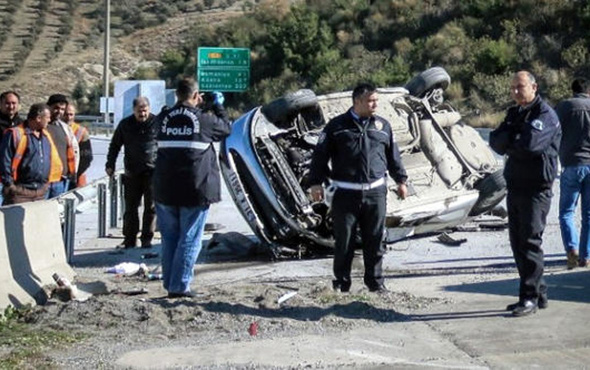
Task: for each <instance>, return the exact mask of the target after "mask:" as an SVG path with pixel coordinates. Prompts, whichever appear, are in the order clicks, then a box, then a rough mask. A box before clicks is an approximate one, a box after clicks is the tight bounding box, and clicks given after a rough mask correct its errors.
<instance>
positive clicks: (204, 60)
mask: <svg viewBox="0 0 590 370" xmlns="http://www.w3.org/2000/svg"><path fill="white" fill-rule="evenodd" d="M197 56H198V64H197V79H198V81H199V89H200V90H202V91H213V90H216V91H245V90H247V89H248V86H249V85H250V49H247V48H209V47H205V48H199V49H198V50H197Z"/></svg>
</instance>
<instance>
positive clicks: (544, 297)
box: [537, 294, 549, 310]
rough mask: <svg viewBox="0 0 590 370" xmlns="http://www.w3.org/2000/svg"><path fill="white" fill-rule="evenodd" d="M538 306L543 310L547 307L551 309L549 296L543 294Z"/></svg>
mask: <svg viewBox="0 0 590 370" xmlns="http://www.w3.org/2000/svg"><path fill="white" fill-rule="evenodd" d="M537 306H539V308H540V309H541V310H544V309H546V308H547V307H549V300H548V299H547V294H541V295H540V296H539V299H538V300H537Z"/></svg>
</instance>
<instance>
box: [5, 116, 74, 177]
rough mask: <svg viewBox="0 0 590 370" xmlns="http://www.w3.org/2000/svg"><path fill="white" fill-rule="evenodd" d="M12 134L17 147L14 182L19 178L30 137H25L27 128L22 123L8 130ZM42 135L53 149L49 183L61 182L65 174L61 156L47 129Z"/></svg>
mask: <svg viewBox="0 0 590 370" xmlns="http://www.w3.org/2000/svg"><path fill="white" fill-rule="evenodd" d="M8 131H11V132H12V137H13V141H14V146H15V148H16V149H15V152H14V157H13V158H12V166H11V168H12V178H13V179H14V182H16V180H17V176H18V167H19V166H20V163H21V161H22V159H23V156H24V154H25V151H26V150H27V145H28V141H29V140H28V136H27V135H25V126H24V125H23V124H22V123H21V124H20V125H18V126H15V127H11V128H9V129H8V130H7V132H8ZM41 135H42V136H45V137H46V138H47V140H49V147H50V148H51V154H50V160H51V162H50V166H49V182H55V181H60V180H61V174H62V172H63V166H62V164H61V161H60V159H59V154H58V153H57V148H56V147H55V144H54V143H53V139H52V138H51V135H49V133H48V132H47V131H45V129H43V130H42V131H41Z"/></svg>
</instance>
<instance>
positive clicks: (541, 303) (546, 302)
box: [506, 294, 549, 311]
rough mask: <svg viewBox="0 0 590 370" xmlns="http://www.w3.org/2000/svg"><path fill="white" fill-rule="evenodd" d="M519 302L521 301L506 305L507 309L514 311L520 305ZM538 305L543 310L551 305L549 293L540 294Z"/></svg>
mask: <svg viewBox="0 0 590 370" xmlns="http://www.w3.org/2000/svg"><path fill="white" fill-rule="evenodd" d="M519 304H520V302H516V303H512V304H509V305H508V306H506V311H514V309H515V308H516V307H518V305H519ZM537 307H539V309H541V310H544V309H546V308H547V307H549V300H548V299H547V294H541V295H540V296H539V299H538V300H537Z"/></svg>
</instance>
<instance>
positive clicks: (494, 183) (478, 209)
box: [469, 170, 506, 216]
mask: <svg viewBox="0 0 590 370" xmlns="http://www.w3.org/2000/svg"><path fill="white" fill-rule="evenodd" d="M475 189H477V190H479V198H477V202H475V205H474V206H473V208H471V211H470V212H469V216H477V215H480V214H482V213H485V212H487V211H489V210H491V209H493V208H494V207H495V206H497V205H498V203H500V202H501V201H502V199H504V196H505V195H506V180H505V179H504V173H503V170H498V171H496V172H493V173H491V174H489V175H488V176H486V177H484V178H483V179H481V180H479V182H477V183H476V184H475Z"/></svg>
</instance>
